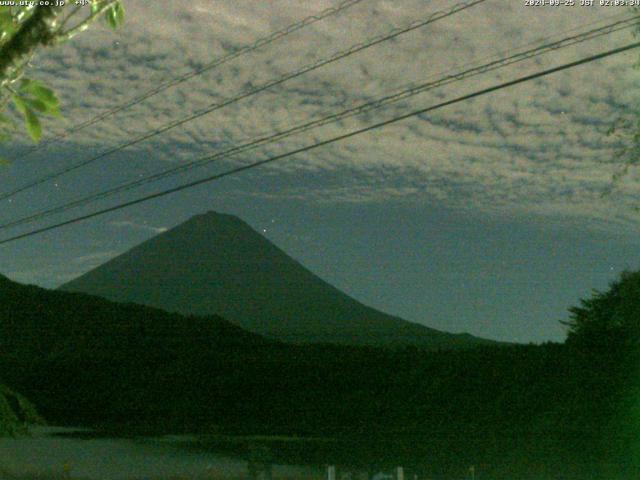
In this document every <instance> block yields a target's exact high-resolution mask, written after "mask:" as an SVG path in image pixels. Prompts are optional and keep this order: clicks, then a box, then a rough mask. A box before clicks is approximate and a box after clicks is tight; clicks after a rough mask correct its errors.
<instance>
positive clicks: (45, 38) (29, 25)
mask: <svg viewBox="0 0 640 480" xmlns="http://www.w3.org/2000/svg"><path fill="white" fill-rule="evenodd" d="M61 8H62V7H54V6H38V7H36V9H35V11H34V12H33V14H32V15H31V17H29V19H27V20H26V21H25V22H24V24H23V25H22V26H21V27H20V29H19V30H18V31H17V32H16V33H15V34H14V35H13V37H11V39H10V40H9V41H8V42H7V43H5V44H4V45H3V46H2V47H1V48H0V87H4V86H5V85H7V84H9V83H11V82H12V81H13V80H15V78H16V76H17V73H18V72H19V70H20V68H21V66H22V65H23V63H24V61H25V60H26V59H28V58H30V57H31V56H32V55H33V53H35V50H36V49H37V48H38V47H40V46H43V45H50V44H51V43H52V41H53V35H52V32H51V26H52V24H53V23H54V22H55V19H56V16H57V15H58V13H59V11H60V9H61Z"/></svg>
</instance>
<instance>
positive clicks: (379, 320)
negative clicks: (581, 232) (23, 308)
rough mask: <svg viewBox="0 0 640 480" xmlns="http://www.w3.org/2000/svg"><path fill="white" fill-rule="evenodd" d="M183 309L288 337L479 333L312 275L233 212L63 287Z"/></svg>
mask: <svg viewBox="0 0 640 480" xmlns="http://www.w3.org/2000/svg"><path fill="white" fill-rule="evenodd" d="M61 289H62V290H66V291H78V292H85V293H90V294H93V295H99V296H102V297H105V298H108V299H111V300H114V301H122V302H135V303H140V304H145V305H151V306H154V307H158V308H162V309H165V310H168V311H173V312H180V313H183V314H195V315H208V314H218V315H221V316H223V317H224V318H227V319H229V320H230V321H232V322H234V323H237V324H238V325H240V326H241V327H243V328H245V329H247V330H249V331H252V332H255V333H259V334H261V335H265V336H268V337H272V338H276V339H280V340H284V341H290V342H300V343H307V342H329V343H338V344H353V345H423V346H424V345H428V346H432V347H434V348H450V347H460V346H468V345H472V344H477V343H486V342H487V341H484V340H481V339H477V338H474V337H471V336H470V335H466V334H462V335H454V334H449V333H444V332H440V331H437V330H434V329H430V328H427V327H425V326H422V325H418V324H415V323H411V322H407V321H405V320H402V319H401V318H398V317H394V316H392V315H388V314H385V313H383V312H380V311H378V310H375V309H373V308H370V307H367V306H365V305H363V304H361V303H360V302H358V301H356V300H354V299H353V298H351V297H349V296H348V295H346V294H344V293H343V292H341V291H339V290H338V289H336V288H335V287H333V286H331V285H329V284H328V283H327V282H325V281H323V280H321V279H320V278H318V277H317V276H315V275H314V274H313V273H312V272H310V271H309V270H307V269H306V268H305V267H304V266H302V265H301V264H300V263H298V262H297V261H295V260H293V259H292V258H290V257H289V256H287V255H286V254H285V253H284V252H283V251H282V250H280V249H279V248H278V247H276V246H275V245H274V244H272V243H271V242H269V241H268V240H267V239H265V238H264V237H262V236H261V235H259V234H258V233H257V232H255V231H254V230H253V229H252V228H251V227H250V226H249V225H247V224H246V223H245V222H243V221H242V220H240V219H239V218H237V217H234V216H231V215H224V214H219V213H214V212H209V213H207V214H204V215H198V216H195V217H193V218H191V219H190V220H188V221H187V222H185V223H183V224H181V225H179V226H177V227H175V228H173V229H172V230H169V231H167V232H165V233H162V234H160V235H158V236H156V237H154V238H152V239H150V240H148V241H146V242H144V243H142V244H140V245H138V246H136V247H134V248H133V249H131V250H130V251H128V252H126V253H124V254H122V255H120V256H119V257H117V258H114V259H112V260H111V261H109V262H107V263H105V264H103V265H101V266H99V267H98V268H96V269H94V270H92V271H90V272H88V273H86V274H84V275H82V276H81V277H79V278H77V279H75V280H73V281H71V282H69V283H67V284H65V285H63V286H62V287H61Z"/></svg>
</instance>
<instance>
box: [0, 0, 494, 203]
mask: <svg viewBox="0 0 640 480" xmlns="http://www.w3.org/2000/svg"><path fill="white" fill-rule="evenodd" d="M485 1H486V0H473V1H471V2H467V3H458V4H456V5H454V7H453V8H451V9H449V10H447V11H438V12H436V13H434V14H432V15H431V16H429V17H428V18H427V19H426V20H419V21H416V22H412V23H411V24H409V26H406V27H403V28H401V29H400V28H394V29H393V30H392V31H391V32H390V33H387V34H385V35H381V36H377V37H374V38H373V39H370V40H368V41H366V42H363V43H359V44H357V45H354V46H352V47H350V48H348V49H346V50H342V51H339V52H337V53H336V54H334V55H332V56H331V57H329V58H327V59H323V60H320V61H317V62H314V63H312V64H310V65H307V66H305V67H302V68H300V69H298V70H295V71H293V72H290V73H288V74H286V75H284V76H280V77H278V78H276V79H273V80H270V81H268V82H266V83H264V84H262V85H260V86H258V87H254V88H252V89H250V90H248V91H246V92H243V93H241V94H240V95H237V96H235V97H231V98H228V99H226V100H224V101H223V102H221V103H213V104H211V105H209V106H208V107H206V108H204V109H201V110H198V111H196V112H195V113H192V114H191V115H188V116H186V117H183V118H181V119H179V120H174V121H173V122H170V123H168V124H165V125H163V126H162V127H159V128H156V129H154V130H152V131H150V132H147V133H144V134H142V135H141V136H139V137H136V138H135V139H133V140H129V141H127V142H125V143H122V144H120V145H118V146H116V147H113V148H111V149H109V150H106V151H105V152H102V153H100V154H98V155H96V156H94V157H92V158H89V159H87V160H84V161H82V162H78V163H75V164H73V165H70V166H68V167H66V168H63V169H61V170H58V171H57V172H52V173H49V174H47V175H45V176H43V177H40V178H38V179H36V180H33V181H32V182H29V183H28V184H25V185H23V186H21V187H18V188H16V189H14V190H12V191H10V192H6V193H2V194H0V200H4V199H7V198H9V197H12V196H14V195H17V194H18V193H21V192H24V191H25V190H29V189H31V188H33V187H35V186H38V185H41V184H43V183H45V182H47V181H49V180H53V179H55V178H58V177H60V176H62V175H65V174H67V173H69V172H72V171H74V170H77V169H79V168H82V167H85V166H87V165H90V164H91V163H94V162H96V161H98V160H101V159H103V158H105V157H107V156H109V155H113V154H114V153H117V152H119V151H121V150H123V149H125V148H127V147H131V146H133V145H137V144H138V143H141V142H143V141H145V140H148V139H150V138H153V137H155V136H157V135H160V134H161V133H165V132H167V131H169V130H172V129H174V128H176V127H179V126H181V125H184V124H185V123H188V122H191V121H193V120H195V119H197V118H200V117H202V116H204V115H207V114H209V113H212V112H214V111H216V110H219V109H221V108H223V107H226V106H229V105H231V104H234V103H237V102H239V101H241V100H244V99H245V98H248V97H251V96H253V95H256V94H258V93H261V92H263V91H265V90H267V89H269V88H271V87H275V86H276V85H280V84H282V83H284V82H287V81H289V80H292V79H294V78H297V77H300V76H302V75H304V74H306V73H308V72H311V71H313V70H316V69H318V68H320V67H324V66H326V65H328V64H330V63H334V62H337V61H338V60H342V59H343V58H346V57H349V56H351V55H354V54H356V53H358V52H361V51H363V50H365V49H367V48H371V47H373V46H375V45H378V44H380V43H382V42H385V41H388V40H391V39H392V38H395V37H398V36H399V35H403V34H405V33H408V32H411V31H413V30H416V29H418V28H421V27H424V26H426V25H429V24H431V23H434V22H436V21H438V20H441V19H443V18H446V17H449V16H451V15H454V14H456V13H458V12H460V11H463V10H466V9H467V8H471V7H473V6H475V5H478V4H480V3H484V2H485Z"/></svg>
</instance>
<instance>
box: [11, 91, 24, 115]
mask: <svg viewBox="0 0 640 480" xmlns="http://www.w3.org/2000/svg"><path fill="white" fill-rule="evenodd" d="M11 99H12V100H13V104H14V105H15V106H16V108H17V109H18V111H19V112H20V113H22V114H23V115H26V111H27V104H26V103H24V100H23V99H22V97H21V96H20V95H17V94H14V95H13V96H12V97H11Z"/></svg>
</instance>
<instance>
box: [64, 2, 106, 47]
mask: <svg viewBox="0 0 640 480" xmlns="http://www.w3.org/2000/svg"><path fill="white" fill-rule="evenodd" d="M116 3H118V1H117V0H112V1H110V2H105V3H104V5H102V6H101V7H100V8H99V9H98V10H96V11H94V12H92V13H91V15H89V16H88V17H87V18H85V19H84V20H83V21H82V22H80V23H78V24H77V25H76V26H74V27H73V28H71V29H69V30H67V31H66V32H61V33H57V34H56V35H55V38H54V41H55V43H62V42H66V41H67V40H71V39H72V38H73V37H75V36H76V35H78V34H79V33H82V32H84V31H85V30H86V29H87V28H89V25H91V24H92V23H93V22H95V21H96V20H97V19H98V17H100V15H102V14H103V13H105V12H106V11H107V10H109V9H110V8H111V7H113V6H114V5H115V4H116Z"/></svg>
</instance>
